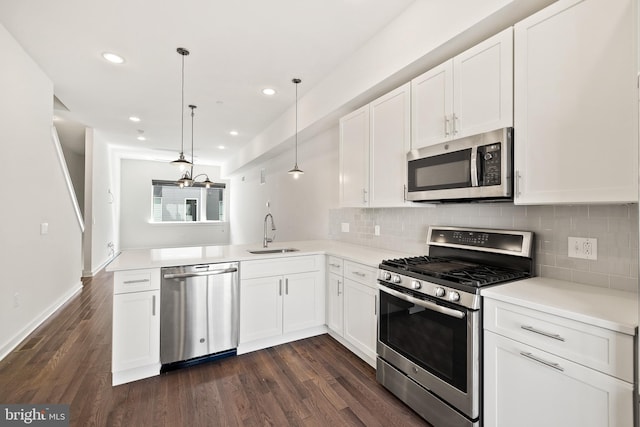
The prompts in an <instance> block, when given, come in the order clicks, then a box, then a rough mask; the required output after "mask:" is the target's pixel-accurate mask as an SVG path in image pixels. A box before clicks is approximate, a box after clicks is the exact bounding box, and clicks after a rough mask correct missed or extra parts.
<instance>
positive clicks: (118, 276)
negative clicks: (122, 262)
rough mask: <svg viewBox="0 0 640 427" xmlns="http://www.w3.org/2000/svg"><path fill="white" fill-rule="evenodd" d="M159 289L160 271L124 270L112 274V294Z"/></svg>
mask: <svg viewBox="0 0 640 427" xmlns="http://www.w3.org/2000/svg"><path fill="white" fill-rule="evenodd" d="M159 289H160V269H159V268H148V269H144V270H126V271H116V272H115V273H113V293H114V294H126V293H128V292H140V291H153V290H159Z"/></svg>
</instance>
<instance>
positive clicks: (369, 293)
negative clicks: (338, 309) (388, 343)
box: [344, 279, 378, 361]
mask: <svg viewBox="0 0 640 427" xmlns="http://www.w3.org/2000/svg"><path fill="white" fill-rule="evenodd" d="M377 301H378V291H377V289H375V288H372V287H371V286H369V285H366V284H363V283H358V282H356V281H354V280H350V279H345V281H344V338H345V339H346V340H348V341H349V342H350V343H351V344H353V345H354V346H356V348H358V349H359V350H360V351H362V352H363V353H364V355H365V356H366V359H365V360H367V361H371V360H373V361H375V359H376V331H377V326H376V323H377V319H378V317H377V311H378V309H377V307H376V304H377Z"/></svg>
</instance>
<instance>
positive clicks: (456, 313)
mask: <svg viewBox="0 0 640 427" xmlns="http://www.w3.org/2000/svg"><path fill="white" fill-rule="evenodd" d="M380 291H381V292H386V293H388V294H390V295H393V296H394V297H396V298H400V299H401V300H404V301H406V302H410V303H412V304H415V305H419V306H420V307H423V308H426V309H427V310H431V311H437V312H438V313H442V314H446V315H447V316H451V317H455V318H457V319H464V317H465V313H464V312H463V311H459V310H454V309H453V308H449V307H443V306H441V305H438V304H435V303H433V302H429V301H424V300H421V299H418V298H414V297H412V296H409V295H407V294H404V293H402V292H398V291H396V290H394V289H387V288H385V289H384V290H382V289H381V290H380Z"/></svg>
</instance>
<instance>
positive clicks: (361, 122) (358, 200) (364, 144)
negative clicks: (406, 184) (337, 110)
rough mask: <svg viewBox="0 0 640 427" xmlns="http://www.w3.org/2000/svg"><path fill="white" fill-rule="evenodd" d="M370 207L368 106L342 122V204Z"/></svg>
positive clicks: (351, 114)
mask: <svg viewBox="0 0 640 427" xmlns="http://www.w3.org/2000/svg"><path fill="white" fill-rule="evenodd" d="M368 204H369V105H365V106H364V107H362V108H360V109H358V110H356V111H354V112H352V113H350V114H348V115H346V116H344V117H343V118H341V119H340V205H341V206H345V207H363V206H368Z"/></svg>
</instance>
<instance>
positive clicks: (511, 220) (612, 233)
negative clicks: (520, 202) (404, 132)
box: [329, 203, 639, 291]
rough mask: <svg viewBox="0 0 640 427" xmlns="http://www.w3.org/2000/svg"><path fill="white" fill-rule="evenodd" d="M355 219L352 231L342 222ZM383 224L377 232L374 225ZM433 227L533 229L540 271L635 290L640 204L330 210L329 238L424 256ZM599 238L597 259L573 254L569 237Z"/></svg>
mask: <svg viewBox="0 0 640 427" xmlns="http://www.w3.org/2000/svg"><path fill="white" fill-rule="evenodd" d="M342 222H348V223H351V227H352V228H351V231H352V232H351V233H341V232H340V224H341V223H342ZM375 225H379V226H380V236H375V234H374V226H375ZM429 225H454V226H470V227H480V228H501V229H514V230H530V231H533V232H534V233H535V235H536V244H535V251H536V254H535V263H536V274H538V275H540V276H543V277H550V278H556V279H561V280H569V281H573V282H578V283H584V284H589V285H596V286H604V287H611V288H615V289H623V290H633V291H637V287H638V286H637V284H638V246H639V244H638V205H637V204H630V205H575V206H515V205H513V204H511V203H491V204H443V205H419V204H416V206H415V207H407V208H384V209H383V208H375V209H358V208H343V209H332V210H330V211H329V232H330V236H329V238H331V239H336V240H340V241H344V242H349V243H355V244H360V245H364V246H371V247H379V248H386V249H391V250H396V251H401V252H407V253H413V254H416V255H418V254H420V255H421V254H424V253H425V251H426V243H425V241H426V237H427V229H428V227H429ZM569 236H572V237H590V238H595V239H598V259H597V260H595V261H592V260H581V259H576V258H569V257H568V256H567V251H568V237H569Z"/></svg>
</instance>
